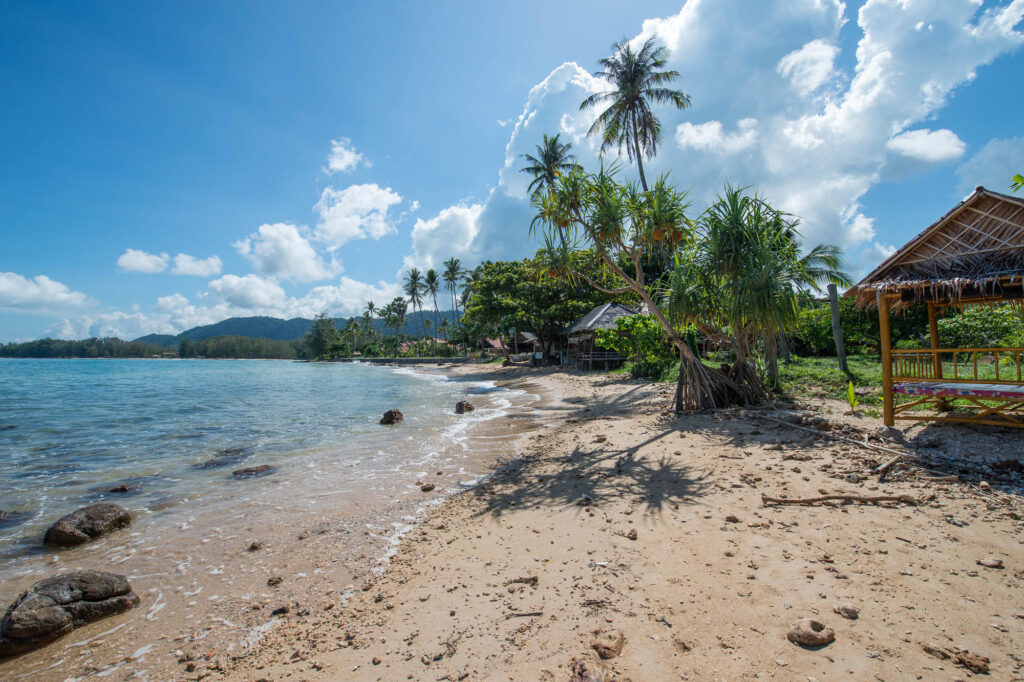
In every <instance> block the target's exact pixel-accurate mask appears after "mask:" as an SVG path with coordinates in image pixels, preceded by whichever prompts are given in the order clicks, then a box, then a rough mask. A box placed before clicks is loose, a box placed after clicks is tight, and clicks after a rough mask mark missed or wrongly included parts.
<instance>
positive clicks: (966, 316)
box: [939, 304, 1024, 348]
mask: <svg viewBox="0 0 1024 682" xmlns="http://www.w3.org/2000/svg"><path fill="white" fill-rule="evenodd" d="M939 345H941V346H942V347H943V348H987V347H990V346H1002V347H1006V346H1020V345H1024V319H1022V311H1021V308H1020V307H1018V306H1012V305H1009V304H1006V305H997V306H986V305H972V306H967V307H965V308H964V310H963V313H962V314H956V313H954V314H953V315H951V316H949V317H946V318H945V319H942V320H939Z"/></svg>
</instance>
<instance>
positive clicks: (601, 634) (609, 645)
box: [590, 630, 626, 659]
mask: <svg viewBox="0 0 1024 682" xmlns="http://www.w3.org/2000/svg"><path fill="white" fill-rule="evenodd" d="M593 635H594V639H593V640H591V642H590V648H591V649H593V650H594V651H596V652H597V655H598V656H600V657H601V658H606V659H607V658H615V657H616V656H618V655H619V654H621V653H622V647H623V646H624V645H625V643H626V638H625V636H623V634H622V631H621V630H594V632H593Z"/></svg>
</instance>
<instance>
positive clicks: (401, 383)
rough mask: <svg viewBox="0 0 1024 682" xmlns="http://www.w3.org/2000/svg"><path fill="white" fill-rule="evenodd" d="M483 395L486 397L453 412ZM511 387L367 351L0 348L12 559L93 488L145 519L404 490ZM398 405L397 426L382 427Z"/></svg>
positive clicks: (0, 482)
mask: <svg viewBox="0 0 1024 682" xmlns="http://www.w3.org/2000/svg"><path fill="white" fill-rule="evenodd" d="M474 394H475V395H476V396H477V398H475V399H474V402H477V403H478V406H479V407H481V408H482V409H479V410H477V411H476V412H474V413H473V415H470V416H467V417H459V416H457V415H455V414H453V410H452V406H453V405H454V403H455V402H456V401H457V400H459V399H461V398H463V397H466V396H467V395H474ZM507 397H508V396H505V395H503V392H501V391H497V390H495V389H494V388H493V387H492V386H491V385H490V384H488V383H481V382H476V383H473V382H460V381H449V380H446V379H444V378H443V377H438V376H430V375H424V374H421V373H416V372H412V371H409V370H402V369H397V370H396V369H390V368H385V367H377V366H370V365H359V364H311V363H295V362H289V361H260V360H236V361H222V360H19V359H0V491H2V494H0V510H2V511H5V512H14V513H15V515H14V517H13V518H10V519H9V520H8V521H6V522H4V521H0V562H4V563H6V564H7V565H8V566H10V565H11V562H14V561H16V559H17V558H18V557H20V556H22V555H25V554H31V553H32V552H37V551H41V547H40V544H39V538H40V537H41V535H42V533H43V531H44V530H45V528H46V526H47V525H49V524H50V523H52V522H53V521H54V520H55V519H56V518H58V517H60V516H61V515H63V514H65V513H67V512H69V511H71V510H73V509H75V508H77V507H79V506H82V505H85V504H90V503H93V502H97V501H113V502H118V503H119V504H122V505H124V506H126V507H128V508H129V509H130V510H131V511H132V512H133V515H135V516H136V518H144V517H147V516H151V515H154V514H160V513H171V512H173V511H174V510H175V509H176V508H178V507H180V506H181V505H183V504H186V503H187V504H188V506H189V512H190V513H191V514H195V513H196V511H197V509H198V510H199V511H200V512H201V511H203V510H208V511H210V512H211V513H214V512H215V511H216V510H217V509H221V508H223V507H224V506H225V505H227V504H232V503H235V502H237V501H239V500H240V499H247V498H251V497H253V496H261V495H270V494H273V493H274V491H280V490H281V488H282V484H283V483H288V484H289V486H288V488H289V489H288V491H287V493H280V492H277V493H276V494H278V495H279V496H281V497H282V498H283V499H284V500H285V501H288V502H291V503H292V504H296V505H301V504H303V503H306V502H309V501H310V500H313V499H319V498H321V497H325V496H332V497H336V496H337V495H342V496H344V494H346V491H347V492H349V493H351V495H359V494H368V493H370V492H373V491H376V494H378V495H394V486H393V482H392V479H394V478H395V477H396V476H398V475H400V474H402V473H403V472H413V473H415V472H416V471H418V470H419V469H424V467H428V465H429V466H432V461H433V460H435V459H436V460H438V461H439V462H440V461H444V462H448V463H449V464H450V463H451V462H452V458H453V457H454V456H456V455H457V450H458V448H457V446H458V443H459V442H460V439H461V438H462V437H463V434H464V432H465V430H466V429H467V427H468V426H469V425H470V424H472V423H474V422H479V421H480V420H486V419H493V418H494V417H495V416H499V415H501V414H504V412H503V410H505V409H506V408H507V407H508V406H509V402H508V400H507ZM391 407H400V408H401V410H402V411H403V412H404V413H405V415H406V421H405V423H404V424H403V425H402V427H400V428H386V427H382V426H380V425H379V424H378V420H379V419H380V416H381V414H382V413H383V412H384V411H385V410H387V409H389V408H391ZM453 447H454V450H453ZM225 451H226V453H225ZM225 454H227V455H228V456H227V458H226V460H225V461H221V462H213V466H209V465H208V464H209V463H210V460H214V459H215V458H218V457H224V456H225ZM262 464H269V465H271V466H272V467H274V468H275V470H274V471H273V473H272V474H271V475H270V476H267V477H266V478H260V479H246V480H238V479H237V478H235V477H233V476H232V475H231V472H232V471H233V470H235V469H239V468H242V467H249V466H256V465H262ZM298 482H301V485H296V484H297V483H298ZM121 484H124V485H126V486H127V487H128V492H111V490H112V489H114V488H116V487H117V486H119V485H121ZM0 566H3V563H0Z"/></svg>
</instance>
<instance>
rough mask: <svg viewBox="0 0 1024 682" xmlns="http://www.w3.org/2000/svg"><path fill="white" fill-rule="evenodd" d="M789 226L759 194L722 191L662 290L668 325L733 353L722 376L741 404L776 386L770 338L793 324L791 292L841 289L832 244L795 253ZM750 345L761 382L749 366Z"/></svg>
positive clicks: (790, 220) (845, 281) (796, 239)
mask: <svg viewBox="0 0 1024 682" xmlns="http://www.w3.org/2000/svg"><path fill="white" fill-rule="evenodd" d="M797 224H798V221H797V220H796V219H795V218H794V217H793V216H791V215H789V214H787V213H784V212H782V211H779V210H777V209H775V208H774V207H772V206H771V205H770V204H769V203H768V201H767V200H766V199H765V198H764V197H761V196H758V195H756V194H755V195H748V194H747V193H746V192H745V189H744V188H736V187H732V186H727V187H726V189H725V192H724V193H723V194H722V195H720V196H719V198H718V200H717V201H716V202H715V203H713V204H712V205H711V206H709V207H708V208H707V210H706V211H705V212H704V214H703V215H702V216H701V218H700V220H699V221H698V225H697V231H696V234H695V241H694V244H693V248H692V249H689V250H688V251H686V252H684V253H680V254H677V256H676V259H675V267H674V269H673V270H672V272H671V274H670V277H669V280H668V282H667V285H666V287H665V289H664V291H663V294H664V296H663V301H664V302H665V304H666V310H667V311H668V313H669V316H670V318H671V319H672V320H673V321H674V322H675V323H676V324H692V325H694V326H696V328H697V329H698V330H699V331H700V332H701V333H702V334H703V335H704V336H705V337H706V338H709V339H712V340H714V341H716V343H717V345H719V346H720V347H723V346H724V347H726V348H730V349H731V350H732V351H733V361H732V364H731V366H730V368H729V371H728V376H729V378H730V379H731V380H732V381H733V383H734V384H735V385H736V386H737V387H738V388H739V390H740V395H739V397H740V398H741V401H742V402H744V403H759V402H762V401H763V400H764V399H765V398H766V397H767V394H768V390H769V387H770V386H773V385H774V384H775V382H776V379H777V362H776V358H777V348H778V341H779V338H780V337H781V335H782V333H783V332H784V330H785V329H786V328H787V327H790V328H791V327H792V326H793V325H794V324H795V322H796V320H797V315H798V295H799V291H800V290H803V289H808V288H809V289H814V290H816V291H820V288H821V285H822V284H823V283H827V282H832V283H835V284H840V285H846V286H848V285H849V278H848V277H847V276H846V275H845V274H844V273H842V272H840V271H839V252H838V249H837V248H836V247H834V246H827V245H818V246H815V247H814V248H813V249H811V250H810V251H809V252H808V253H807V254H806V255H803V256H801V255H800V235H799V233H798V232H797V229H796V228H797ZM758 346H760V351H761V352H762V353H763V357H764V360H765V365H766V370H767V372H766V373H767V378H768V383H767V385H766V384H765V382H764V381H762V379H761V374H760V372H759V371H758V370H757V367H756V366H755V363H754V353H755V352H756V351H758V350H759V348H758Z"/></svg>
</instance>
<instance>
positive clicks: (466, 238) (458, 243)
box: [405, 204, 483, 268]
mask: <svg viewBox="0 0 1024 682" xmlns="http://www.w3.org/2000/svg"><path fill="white" fill-rule="evenodd" d="M482 211H483V205H482V204H472V205H470V206H461V205H460V206H449V207H448V208H446V209H444V210H442V211H441V212H440V213H438V214H437V215H436V216H434V217H433V218H430V219H428V220H423V219H422V218H421V219H419V220H417V221H416V224H415V225H413V228H412V247H413V254H412V255H410V256H406V258H405V267H406V268H410V267H420V268H436V267H438V266H439V265H440V264H441V262H442V261H445V260H447V259H448V258H452V257H455V258H460V259H462V260H464V261H465V260H473V261H475V260H479V257H480V254H479V252H478V251H476V250H475V249H476V248H477V247H478V244H477V242H476V236H477V234H478V233H479V231H480V224H479V221H480V214H481V212H482Z"/></svg>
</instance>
